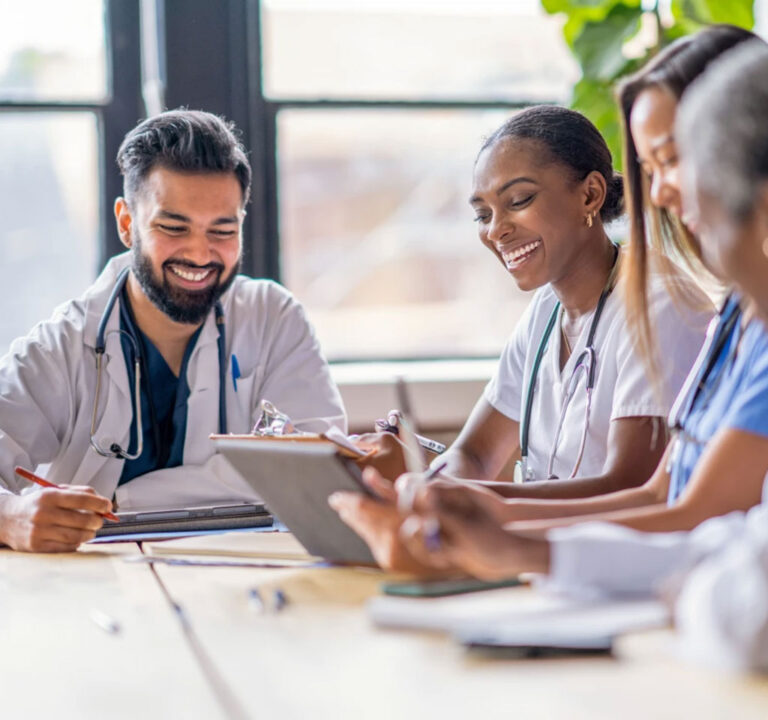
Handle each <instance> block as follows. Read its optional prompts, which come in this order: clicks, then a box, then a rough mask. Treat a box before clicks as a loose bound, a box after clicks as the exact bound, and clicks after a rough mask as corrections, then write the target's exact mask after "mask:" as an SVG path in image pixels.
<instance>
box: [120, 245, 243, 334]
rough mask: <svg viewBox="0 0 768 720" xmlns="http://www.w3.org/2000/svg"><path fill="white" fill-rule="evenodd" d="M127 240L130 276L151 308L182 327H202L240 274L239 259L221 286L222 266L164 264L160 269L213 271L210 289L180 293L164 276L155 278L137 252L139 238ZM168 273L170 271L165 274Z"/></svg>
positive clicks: (150, 265) (147, 262)
mask: <svg viewBox="0 0 768 720" xmlns="http://www.w3.org/2000/svg"><path fill="white" fill-rule="evenodd" d="M131 236H132V244H131V245H132V250H131V255H132V259H133V268H132V269H133V274H134V275H135V276H136V279H137V280H138V281H139V285H141V289H142V290H143V291H144V293H145V294H146V296H147V297H148V298H149V299H150V301H151V302H152V304H153V305H154V306H155V307H156V308H158V309H159V310H161V311H162V312H164V313H165V314H166V315H167V316H168V317H169V318H170V319H171V320H173V321H174V322H178V323H186V324H188V325H199V324H200V323H202V322H203V320H205V318H206V316H207V315H208V313H209V312H210V311H211V308H213V306H214V305H215V304H216V302H217V301H218V299H219V298H220V297H221V296H222V295H223V294H224V293H225V292H226V291H227V290H228V289H229V287H230V286H231V285H232V283H233V282H234V280H235V276H236V275H237V274H238V272H240V262H241V259H240V258H239V257H238V259H237V263H236V264H235V266H234V267H233V268H232V271H231V272H230V273H229V275H228V276H227V278H226V280H224V282H221V273H223V272H224V265H222V264H221V263H214V262H212V263H208V264H207V265H195V264H194V263H191V262H189V261H187V260H173V261H171V260H166V261H165V262H164V263H163V269H165V267H166V266H167V265H171V264H173V265H178V266H181V267H188V268H190V269H191V270H208V269H213V270H215V272H216V283H214V284H213V285H211V286H210V287H207V288H205V290H197V291H195V290H184V289H183V288H180V287H177V286H174V285H171V284H170V283H169V282H168V280H167V279H166V276H165V273H163V276H162V277H161V278H159V279H158V278H157V277H155V275H154V272H153V270H152V261H151V260H150V259H149V257H147V255H145V254H144V253H143V252H142V251H141V236H140V235H139V233H138V232H132V233H131ZM168 272H173V271H172V270H169V271H168Z"/></svg>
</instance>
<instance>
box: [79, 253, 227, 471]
mask: <svg viewBox="0 0 768 720" xmlns="http://www.w3.org/2000/svg"><path fill="white" fill-rule="evenodd" d="M129 272H130V268H125V269H124V270H122V272H121V273H120V274H119V275H118V277H117V280H116V281H115V286H114V287H113V288H112V292H111V293H110V294H109V298H108V299H107V304H106V306H105V308H104V313H103V314H102V316H101V320H100V321H99V325H98V329H97V331H96V344H95V346H94V351H95V352H96V396H95V397H94V401H93V402H94V409H93V418H92V421H91V447H92V448H93V449H94V450H95V451H96V452H97V453H99V454H100V455H103V456H105V457H120V458H123V459H127V460H135V459H136V458H138V457H140V456H141V453H142V451H143V445H144V442H143V441H144V432H143V423H142V417H141V390H140V388H141V372H142V371H143V372H144V374H145V376H147V377H149V375H148V374H147V368H146V365H145V358H144V355H143V353H142V352H141V343H140V342H139V340H138V339H137V338H136V337H135V336H134V335H133V334H132V333H130V332H126V331H125V330H122V329H120V330H116V331H115V332H117V333H119V334H121V335H124V336H125V337H127V338H128V339H129V340H130V342H131V345H132V346H133V352H134V381H135V388H134V396H135V400H134V404H135V406H136V409H135V412H136V418H135V419H136V452H135V453H133V454H129V453H128V452H127V451H126V450H123V449H122V448H121V447H120V446H119V445H118V444H117V443H112V445H111V446H110V448H109V451H106V450H104V449H103V448H101V447H100V446H99V445H98V444H97V443H96V441H95V439H94V433H95V426H96V416H97V408H98V402H99V390H100V387H101V372H102V358H103V355H104V353H105V351H106V335H107V332H106V328H107V323H108V322H109V317H110V315H111V314H112V310H113V309H114V307H115V303H116V302H117V299H118V297H119V295H120V293H121V292H122V289H123V287H124V286H125V283H126V281H127V279H128V273H129ZM214 313H215V319H216V329H217V330H218V334H219V336H218V340H217V345H218V356H219V432H220V433H221V434H222V435H225V434H226V433H227V398H226V387H225V381H226V371H227V364H226V331H225V322H224V310H223V309H222V307H221V303H220V302H217V303H216V305H215V306H214ZM147 393H148V394H147V397H148V399H149V408H150V416H151V417H150V422H151V424H152V432H153V434H154V437H155V446H156V449H157V451H158V452H159V451H160V431H159V428H158V423H157V418H156V416H155V407H154V403H153V402H152V398H151V396H150V394H149V388H147ZM129 446H130V441H129Z"/></svg>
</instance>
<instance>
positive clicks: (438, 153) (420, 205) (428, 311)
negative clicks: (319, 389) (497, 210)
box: [278, 109, 530, 359]
mask: <svg viewBox="0 0 768 720" xmlns="http://www.w3.org/2000/svg"><path fill="white" fill-rule="evenodd" d="M508 116H509V113H508V112H501V111H496V110H494V111H474V110H473V111H467V110H450V111H446V110H417V111H416V110H394V109H376V110H373V109H371V110H367V109H366V110H359V109H356V110H303V109H294V110H283V111H281V112H280V113H279V115H278V149H279V152H278V158H279V183H280V209H281V214H280V228H281V261H282V278H283V280H284V282H285V283H286V285H287V286H288V287H289V288H290V289H291V290H292V291H293V292H294V293H296V295H297V296H298V297H299V299H300V300H301V301H302V302H303V303H304V305H305V307H306V308H307V310H308V312H309V314H310V317H311V319H312V321H313V323H314V324H315V327H316V328H317V330H318V334H319V337H320V340H321V342H322V345H323V349H324V350H325V352H326V354H327V355H328V356H329V357H330V358H332V359H353V358H354V359H363V358H397V357H440V356H446V355H447V356H454V357H456V356H488V355H493V354H497V353H498V352H499V351H500V349H501V348H502V346H503V344H504V341H505V340H506V338H507V336H508V335H509V333H510V332H511V330H512V327H513V326H514V323H515V321H516V319H517V318H518V317H519V315H520V313H521V312H522V310H523V308H524V307H525V305H526V304H527V302H528V299H529V297H530V295H528V294H524V293H522V292H520V291H519V290H518V289H517V287H516V285H515V282H514V280H513V279H512V277H511V276H509V275H508V274H507V272H506V270H505V269H504V268H503V267H502V265H501V263H500V262H499V261H498V260H497V259H496V258H495V257H494V256H493V255H492V254H491V252H490V251H489V250H487V249H486V248H485V247H483V246H482V245H481V243H480V241H479V239H478V238H477V227H476V225H475V223H474V222H473V217H474V214H473V211H472V209H471V208H470V206H469V204H468V202H467V201H468V198H469V195H470V192H471V176H472V166H473V163H474V158H475V155H476V153H477V151H478V149H479V147H480V144H481V142H482V139H483V137H485V136H487V135H488V134H490V132H491V131H492V130H494V129H495V128H496V127H497V126H499V125H500V124H501V123H502V122H503V121H504V119H505V118H506V117H508Z"/></svg>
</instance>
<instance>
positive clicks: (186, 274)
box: [168, 265, 213, 282]
mask: <svg viewBox="0 0 768 720" xmlns="http://www.w3.org/2000/svg"><path fill="white" fill-rule="evenodd" d="M168 267H169V269H170V270H171V272H172V273H173V274H174V275H178V276H179V277H180V278H182V279H184V280H189V281H190V282H200V281H201V280H205V278H207V277H208V276H209V275H210V274H211V273H212V272H213V269H212V268H208V269H207V270H190V269H189V268H182V267H179V266H177V265H169V266H168Z"/></svg>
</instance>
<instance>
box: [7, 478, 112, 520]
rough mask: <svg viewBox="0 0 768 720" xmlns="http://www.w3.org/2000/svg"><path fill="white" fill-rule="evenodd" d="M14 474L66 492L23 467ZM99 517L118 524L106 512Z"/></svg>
mask: <svg viewBox="0 0 768 720" xmlns="http://www.w3.org/2000/svg"><path fill="white" fill-rule="evenodd" d="M14 472H15V473H16V474H17V475H19V476H20V477H23V478H24V479H25V480H29V482H33V483H36V484H37V485H41V486H42V487H49V488H56V489H57V490H66V488H65V487H62V486H61V485H57V484H56V483H52V482H50V481H49V480H46V479H45V478H41V477H40V476H39V475H35V473H33V472H30V471H29V470H25V469H24V468H23V467H19V466H18V465H17V466H16V467H15V468H14ZM98 514H99V515H101V517H103V518H106V519H107V520H111V521H112V522H120V518H119V517H117V515H115V514H114V513H111V512H106V513H98Z"/></svg>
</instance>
